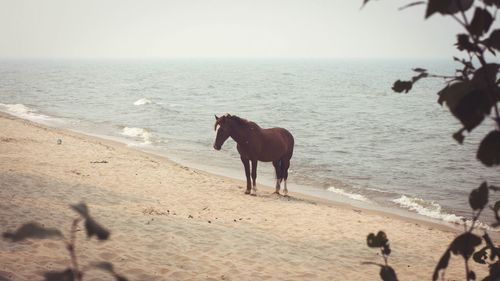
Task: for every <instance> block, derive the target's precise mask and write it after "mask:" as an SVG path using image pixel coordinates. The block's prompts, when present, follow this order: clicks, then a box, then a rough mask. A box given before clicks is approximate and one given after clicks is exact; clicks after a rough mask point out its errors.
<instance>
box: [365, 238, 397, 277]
mask: <svg viewBox="0 0 500 281" xmlns="http://www.w3.org/2000/svg"><path fill="white" fill-rule="evenodd" d="M366 244H368V247H370V248H380V253H381V254H382V257H383V258H384V264H379V263H365V264H374V265H378V266H380V277H381V278H382V280H384V281H398V277H397V276H396V272H395V271H394V269H393V268H392V267H390V266H389V264H388V259H389V255H390V254H391V247H390V246H389V239H388V238H387V235H386V234H385V232H383V231H379V232H378V233H377V235H375V234H373V233H370V234H368V237H366Z"/></svg>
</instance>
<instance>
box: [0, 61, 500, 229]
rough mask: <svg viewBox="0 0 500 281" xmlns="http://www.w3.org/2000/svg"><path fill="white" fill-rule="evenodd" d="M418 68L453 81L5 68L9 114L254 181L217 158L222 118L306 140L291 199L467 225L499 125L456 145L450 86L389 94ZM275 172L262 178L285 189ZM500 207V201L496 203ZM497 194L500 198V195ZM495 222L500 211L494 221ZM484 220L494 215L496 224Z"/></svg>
mask: <svg viewBox="0 0 500 281" xmlns="http://www.w3.org/2000/svg"><path fill="white" fill-rule="evenodd" d="M412 67H424V68H428V69H430V70H431V71H432V72H433V73H440V74H452V73H453V71H454V68H455V67H456V65H454V64H453V63H452V62H451V61H446V60H420V61H417V60H368V59H364V60H363V59H360V60H146V61H141V60H59V61H45V60H4V61H1V63H0V110H1V111H5V112H8V113H11V114H14V115H17V116H20V117H23V118H27V119H31V120H33V121H36V122H41V123H44V124H49V125H52V126H58V127H64V128H69V129H74V130H79V131H83V132H86V133H90V134H97V135H102V136H108V137H113V138H115V139H119V140H121V141H124V142H127V143H128V144H129V145H131V146H135V147H138V148H140V149H146V150H149V151H154V152H157V153H160V154H164V155H167V156H168V157H170V158H171V159H173V160H175V161H178V162H181V163H185V164H188V165H191V166H194V167H197V168H201V169H205V170H207V171H209V172H214V173H219V174H226V175H231V176H234V177H237V178H240V179H242V180H243V179H244V172H243V168H242V165H241V162H240V160H239V156H238V153H237V151H236V149H235V143H234V142H233V141H232V140H228V141H227V142H226V143H225V145H224V146H223V149H222V150H221V151H214V150H213V148H212V145H213V141H214V139H215V132H214V131H213V125H214V114H217V115H223V114H225V113H231V114H234V115H238V116H240V117H243V118H246V119H249V120H252V121H254V122H256V123H258V124H259V125H260V126H261V127H275V126H279V127H285V128H287V129H288V130H289V131H290V132H291V133H292V134H293V135H294V137H295V143H296V144H295V150H294V156H293V158H292V162H291V168H290V176H289V189H290V190H292V191H300V192H304V193H309V194H314V195H316V196H320V197H325V198H328V199H332V198H333V199H334V200H341V201H346V202H349V203H352V204H358V205H363V204H370V205H374V206H381V207H384V208H389V209H395V210H396V209H404V210H408V211H410V212H414V213H418V214H420V215H422V216H426V217H430V218H434V219H439V220H443V221H448V222H459V221H460V219H461V218H462V217H465V218H468V217H470V215H471V211H470V208H469V207H468V201H467V198H468V194H469V192H470V190H471V189H473V188H476V187H478V186H479V185H480V183H481V182H482V181H484V180H488V181H489V182H490V183H492V184H500V179H499V177H498V175H499V169H498V168H494V169H491V168H485V167H483V166H482V165H481V164H480V163H479V162H477V161H476V160H475V152H476V148H477V146H478V144H479V142H480V140H481V137H482V136H484V135H485V134H486V133H487V132H488V131H489V130H491V129H492V128H493V122H492V121H490V120H486V121H485V122H484V124H483V125H482V126H481V127H480V128H477V129H476V130H474V131H473V132H472V133H471V134H470V135H468V136H467V138H466V141H465V143H464V145H458V144H457V143H456V142H455V141H454V140H453V139H452V137H451V135H452V133H453V132H455V131H456V130H458V129H459V128H460V125H459V122H458V121H457V120H455V119H454V118H453V117H452V116H451V114H450V113H449V112H448V110H447V108H446V107H441V106H439V105H438V103H437V96H436V93H437V91H438V90H439V89H441V88H442V87H443V81H440V80H431V79H429V80H423V81H419V82H418V84H416V85H415V87H414V90H413V91H412V92H411V93H410V94H407V95H404V94H395V93H393V92H392V90H391V89H390V87H391V85H392V83H393V82H394V81H395V80H397V79H407V78H409V77H411V75H413V73H412V71H411V68H412ZM273 172H274V170H273V167H272V165H271V164H270V163H262V164H260V165H259V173H258V178H257V181H258V182H261V183H266V184H270V185H272V183H273V181H274V174H273ZM492 196H493V199H492V200H495V198H496V199H497V200H498V199H499V198H498V196H497V195H492ZM495 196H496V197H495ZM488 213H490V212H488ZM483 221H485V222H491V221H492V216H491V215H486V216H485V217H484V219H483Z"/></svg>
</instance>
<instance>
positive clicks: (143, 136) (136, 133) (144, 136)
mask: <svg viewBox="0 0 500 281" xmlns="http://www.w3.org/2000/svg"><path fill="white" fill-rule="evenodd" d="M121 134H122V135H124V136H127V137H132V138H134V139H136V140H140V141H142V143H143V144H151V137H152V133H151V132H150V131H149V130H146V129H143V128H135V127H124V128H123V129H122V132H121Z"/></svg>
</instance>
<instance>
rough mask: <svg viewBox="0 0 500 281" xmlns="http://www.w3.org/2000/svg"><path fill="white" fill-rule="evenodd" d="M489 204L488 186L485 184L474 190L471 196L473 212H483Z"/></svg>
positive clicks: (470, 202)
mask: <svg viewBox="0 0 500 281" xmlns="http://www.w3.org/2000/svg"><path fill="white" fill-rule="evenodd" d="M486 204H488V184H487V183H486V182H483V183H482V184H481V186H479V187H478V188H476V189H473V190H472V191H471V193H470V195H469V205H470V207H471V208H472V209H473V210H475V211H476V210H481V209H483V208H484V207H486Z"/></svg>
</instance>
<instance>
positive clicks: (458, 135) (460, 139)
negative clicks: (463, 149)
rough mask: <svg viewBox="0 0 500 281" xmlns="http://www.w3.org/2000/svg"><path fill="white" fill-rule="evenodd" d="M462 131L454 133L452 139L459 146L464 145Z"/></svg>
mask: <svg viewBox="0 0 500 281" xmlns="http://www.w3.org/2000/svg"><path fill="white" fill-rule="evenodd" d="M463 131H464V130H463V129H461V130H458V131H457V132H455V133H454V134H453V138H454V139H455V140H456V141H457V142H458V143H459V144H463V143H464V139H465V137H464V135H463Z"/></svg>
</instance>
